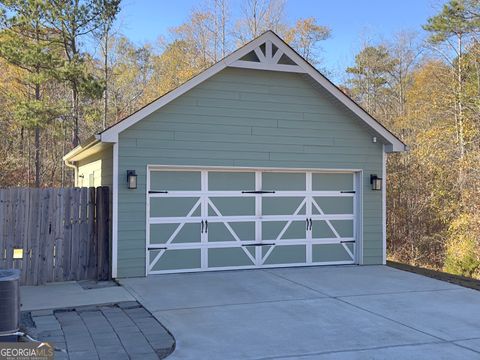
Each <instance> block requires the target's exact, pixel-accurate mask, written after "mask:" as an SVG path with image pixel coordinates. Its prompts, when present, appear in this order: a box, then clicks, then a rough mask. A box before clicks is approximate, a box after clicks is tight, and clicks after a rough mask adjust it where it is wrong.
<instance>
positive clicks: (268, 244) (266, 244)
mask: <svg viewBox="0 0 480 360" xmlns="http://www.w3.org/2000/svg"><path fill="white" fill-rule="evenodd" d="M274 245H275V243H264V244H242V246H274Z"/></svg>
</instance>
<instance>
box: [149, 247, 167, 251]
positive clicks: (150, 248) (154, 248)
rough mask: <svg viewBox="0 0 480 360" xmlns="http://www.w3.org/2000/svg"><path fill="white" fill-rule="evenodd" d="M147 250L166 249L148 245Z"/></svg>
mask: <svg viewBox="0 0 480 360" xmlns="http://www.w3.org/2000/svg"><path fill="white" fill-rule="evenodd" d="M148 250H167V248H166V247H149V248H148Z"/></svg>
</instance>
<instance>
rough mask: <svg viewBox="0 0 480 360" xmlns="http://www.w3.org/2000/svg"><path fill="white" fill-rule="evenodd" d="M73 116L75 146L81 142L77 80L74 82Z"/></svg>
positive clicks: (73, 142) (73, 143)
mask: <svg viewBox="0 0 480 360" xmlns="http://www.w3.org/2000/svg"><path fill="white" fill-rule="evenodd" d="M72 117H73V139H72V145H73V146H74V147H75V146H78V144H80V129H79V109H78V89H77V84H76V82H74V83H73V84H72Z"/></svg>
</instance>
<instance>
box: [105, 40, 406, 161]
mask: <svg viewBox="0 0 480 360" xmlns="http://www.w3.org/2000/svg"><path fill="white" fill-rule="evenodd" d="M263 44H265V52H266V54H264V53H263V51H262V50H261V49H260V46H261V45H263ZM272 45H275V46H276V47H277V48H278V50H277V52H276V53H275V54H273V55H272ZM250 52H254V53H255V54H256V55H257V57H258V59H259V62H256V61H245V60H241V59H242V58H243V57H244V56H245V55H247V54H249V53H250ZM283 54H285V55H286V56H288V57H289V58H290V59H291V60H292V61H293V62H294V63H295V64H291V65H290V64H289V65H287V64H278V61H279V60H280V58H281V56H282V55H283ZM227 67H240V68H249V69H260V70H269V71H286V72H295V73H305V74H307V75H309V76H310V77H311V78H312V79H313V80H315V81H316V82H317V83H319V84H320V85H321V86H322V87H323V88H324V89H325V90H327V91H328V92H330V93H331V94H332V95H333V96H334V97H335V98H337V99H338V100H339V101H340V102H341V103H342V104H344V105H345V106H346V107H347V108H348V109H350V110H351V111H352V112H353V113H355V114H356V115H357V116H358V117H359V118H360V119H361V120H363V121H364V122H365V123H366V124H367V125H368V126H369V127H370V128H372V129H373V130H374V131H375V132H376V133H377V134H378V135H379V136H380V137H381V138H382V139H384V141H385V142H387V144H386V145H387V146H386V147H385V149H386V151H387V152H390V151H405V150H406V145H405V144H404V143H403V142H402V141H400V140H399V139H398V138H397V137H395V136H394V135H393V134H392V133H391V132H390V131H388V130H387V129H386V128H385V127H384V126H382V125H381V124H380V123H379V122H377V121H376V120H375V119H374V118H372V117H371V116H370V115H369V114H368V113H367V112H366V111H365V110H363V109H362V108H361V107H360V106H359V105H358V104H357V103H355V102H354V101H353V100H352V99H350V98H349V97H348V96H347V95H345V94H344V93H343V92H342V91H341V90H340V89H338V88H337V87H336V86H335V85H334V84H333V83H331V82H330V81H329V80H328V79H327V78H325V77H324V76H323V75H322V74H320V73H319V72H318V70H316V69H315V68H314V67H313V66H312V65H310V64H309V63H308V62H307V61H306V60H304V59H303V58H302V57H301V56H300V55H299V54H297V53H296V52H295V51H294V50H293V49H292V48H291V47H290V46H288V45H287V44H286V43H285V42H284V41H283V40H282V39H280V38H279V37H278V36H277V35H276V34H274V33H273V32H272V31H268V32H266V33H264V34H263V35H261V36H259V37H258V38H256V39H255V40H252V41H251V42H249V43H248V44H246V45H245V46H243V47H241V48H240V49H238V50H236V51H234V52H233V53H231V54H230V55H228V56H227V57H226V58H224V59H223V60H221V61H219V62H218V63H216V64H214V65H213V66H211V67H210V68H208V69H207V70H205V71H203V72H201V73H200V74H198V75H197V76H195V77H193V78H192V79H190V80H189V81H187V82H186V83H184V84H183V85H181V86H179V87H178V88H176V89H174V90H172V91H171V92H169V93H167V94H165V95H164V96H162V97H160V98H159V99H157V100H155V101H153V102H152V103H150V104H148V105H147V106H145V107H144V108H142V109H140V110H139V111H137V112H135V113H133V114H132V115H130V116H129V117H127V118H126V119H124V120H122V121H120V122H119V123H117V124H116V125H113V126H112V127H111V128H109V129H106V130H105V131H103V132H102V133H101V134H100V138H101V141H102V142H110V143H116V142H118V134H119V133H121V132H122V131H124V130H125V129H127V128H129V127H130V126H132V125H134V124H135V123H137V122H138V121H140V120H142V119H143V118H145V117H146V116H148V115H150V114H151V113H153V112H154V111H156V110H158V109H160V108H161V107H163V106H164V105H166V104H168V103H169V102H171V101H172V100H174V99H176V98H177V97H179V96H181V95H182V94H184V93H186V92H187V91H189V90H191V89H192V88H194V87H195V86H197V85H199V84H200V83H202V82H203V81H205V80H207V79H209V78H210V77H212V76H213V75H215V74H217V73H219V72H220V71H221V70H223V69H225V68H227Z"/></svg>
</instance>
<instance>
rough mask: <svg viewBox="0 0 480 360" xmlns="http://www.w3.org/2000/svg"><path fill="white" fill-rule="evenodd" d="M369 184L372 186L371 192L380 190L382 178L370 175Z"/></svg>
mask: <svg viewBox="0 0 480 360" xmlns="http://www.w3.org/2000/svg"><path fill="white" fill-rule="evenodd" d="M370 184H372V190H382V178H379V177H378V176H377V175H376V174H371V175H370Z"/></svg>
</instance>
